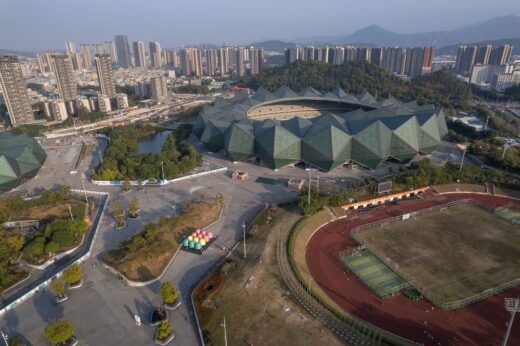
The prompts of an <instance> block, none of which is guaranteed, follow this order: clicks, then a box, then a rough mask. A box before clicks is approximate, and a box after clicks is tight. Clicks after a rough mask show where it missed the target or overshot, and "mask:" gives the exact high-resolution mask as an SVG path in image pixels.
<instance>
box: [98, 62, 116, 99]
mask: <svg viewBox="0 0 520 346" xmlns="http://www.w3.org/2000/svg"><path fill="white" fill-rule="evenodd" d="M95 62H96V72H97V76H98V80H99V87H100V89H101V94H103V95H106V96H108V97H114V96H115V94H116V82H115V80H114V74H113V72H112V60H111V59H110V55H109V54H97V55H96V58H95Z"/></svg>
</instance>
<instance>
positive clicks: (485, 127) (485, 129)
mask: <svg viewBox="0 0 520 346" xmlns="http://www.w3.org/2000/svg"><path fill="white" fill-rule="evenodd" d="M488 121H489V115H488V116H487V118H486V124H485V125H484V132H486V131H487V126H488Z"/></svg>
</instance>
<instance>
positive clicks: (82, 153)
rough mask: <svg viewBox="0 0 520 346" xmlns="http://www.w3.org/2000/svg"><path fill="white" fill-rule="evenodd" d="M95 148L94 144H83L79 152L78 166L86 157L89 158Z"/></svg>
mask: <svg viewBox="0 0 520 346" xmlns="http://www.w3.org/2000/svg"><path fill="white" fill-rule="evenodd" d="M93 148H94V145H92V144H83V145H82V146H81V150H80V151H79V158H78V165H79V163H80V162H81V161H82V160H83V159H84V158H85V157H87V155H88V153H90V152H91V151H92V149H93Z"/></svg>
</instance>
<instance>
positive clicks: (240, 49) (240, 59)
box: [236, 47, 246, 77]
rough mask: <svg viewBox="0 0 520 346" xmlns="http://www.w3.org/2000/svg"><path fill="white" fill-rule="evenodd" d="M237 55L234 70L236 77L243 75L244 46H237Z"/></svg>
mask: <svg viewBox="0 0 520 346" xmlns="http://www.w3.org/2000/svg"><path fill="white" fill-rule="evenodd" d="M236 56H237V67H236V72H237V76H238V77H242V76H244V73H245V71H246V69H245V64H244V48H243V47H238V48H237V51H236Z"/></svg>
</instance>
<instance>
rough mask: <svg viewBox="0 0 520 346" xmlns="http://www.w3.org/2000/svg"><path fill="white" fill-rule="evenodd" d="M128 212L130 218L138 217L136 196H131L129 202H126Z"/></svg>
mask: <svg viewBox="0 0 520 346" xmlns="http://www.w3.org/2000/svg"><path fill="white" fill-rule="evenodd" d="M128 212H129V213H130V217H131V218H132V219H137V218H138V217H139V200H138V199H137V197H132V199H131V200H130V203H128Z"/></svg>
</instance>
